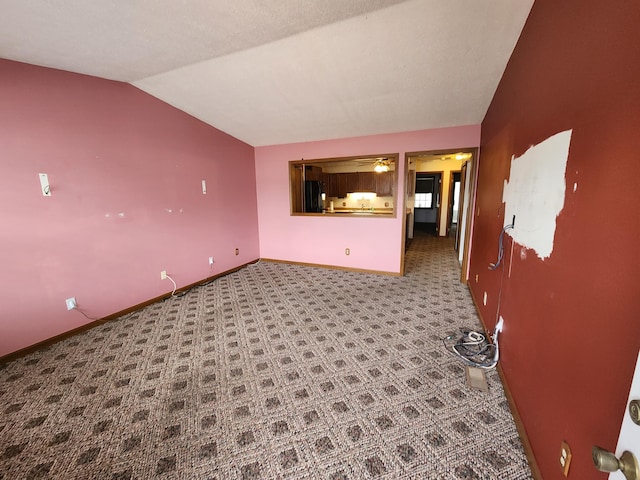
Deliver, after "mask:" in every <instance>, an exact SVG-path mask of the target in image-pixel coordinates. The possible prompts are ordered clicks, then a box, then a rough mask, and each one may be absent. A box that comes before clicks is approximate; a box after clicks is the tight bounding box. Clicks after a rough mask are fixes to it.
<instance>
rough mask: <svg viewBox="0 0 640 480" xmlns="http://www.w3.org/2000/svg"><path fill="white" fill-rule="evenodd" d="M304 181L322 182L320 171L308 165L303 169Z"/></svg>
mask: <svg viewBox="0 0 640 480" xmlns="http://www.w3.org/2000/svg"><path fill="white" fill-rule="evenodd" d="M304 173H305V178H304V179H305V180H322V169H321V168H318V167H313V166H310V165H307V166H305V168H304Z"/></svg>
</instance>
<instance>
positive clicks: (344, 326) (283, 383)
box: [0, 233, 531, 480]
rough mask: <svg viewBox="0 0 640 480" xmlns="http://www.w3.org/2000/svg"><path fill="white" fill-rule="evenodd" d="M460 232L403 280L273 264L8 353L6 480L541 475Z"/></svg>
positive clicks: (426, 245)
mask: <svg viewBox="0 0 640 480" xmlns="http://www.w3.org/2000/svg"><path fill="white" fill-rule="evenodd" d="M458 277H459V266H458V263H457V261H456V259H455V256H454V253H453V247H452V242H451V241H450V240H444V239H437V238H434V237H431V236H427V235H424V234H420V233H418V236H417V238H416V239H415V240H414V241H413V242H412V243H411V246H410V248H409V250H408V252H407V275H406V276H405V277H402V278H398V277H390V276H381V275H373V274H366V273H355V272H344V271H338V270H330V269H321V268H312V267H304V266H295V265H285V264H275V263H268V262H260V263H258V264H256V265H252V266H248V267H246V268H244V269H242V270H240V271H238V272H235V273H233V274H230V275H227V276H225V277H221V278H219V279H217V280H216V281H214V282H212V283H210V284H208V285H206V286H202V287H199V288H195V289H193V290H192V291H190V292H189V293H188V294H186V295H184V296H182V297H173V298H169V299H168V300H166V301H164V302H160V303H157V304H155V305H152V306H150V307H148V308H145V309H144V310H141V311H139V312H136V313H134V314H131V315H128V316H126V317H124V318H121V319H118V320H115V321H112V322H109V323H107V324H104V325H102V326H100V327H97V328H94V329H92V330H90V331H88V332H86V333H84V334H81V335H78V336H75V337H73V338H70V339H67V340H65V341H63V342H60V343H58V344H56V345H53V346H51V347H49V348H46V349H44V350H41V351H38V352H36V353H33V354H30V355H27V356H25V357H22V358H20V359H18V360H15V361H13V362H10V363H5V364H4V365H2V366H0V478H1V479H7V480H8V479H11V480H13V479H21V478H28V479H35V478H55V479H114V480H115V479H133V478H137V479H147V478H171V479H220V480H222V479H258V478H260V479H286V478H291V479H335V480H337V479H364V478H377V479H458V480H460V479H474V480H480V479H483V480H486V479H492V480H493V479H500V480H516V479H518V480H520V479H530V478H531V474H530V471H529V468H528V466H527V463H526V459H525V455H524V453H523V450H522V446H521V443H520V440H519V438H518V435H517V433H516V429H515V426H514V422H513V419H512V417H511V415H510V412H509V409H508V406H507V402H506V400H505V397H504V392H503V389H502V386H501V384H500V380H499V377H498V375H497V373H496V372H495V371H492V372H490V373H488V375H487V380H488V384H489V391H488V392H483V391H480V390H473V389H470V388H469V387H468V386H467V384H466V380H465V370H464V366H463V365H462V363H461V362H460V361H459V360H458V359H457V358H455V357H454V356H453V355H451V354H450V353H448V352H447V351H446V350H445V349H444V348H443V345H442V338H443V337H444V336H446V335H448V334H452V333H454V334H456V333H459V331H460V328H462V327H467V328H473V329H477V328H479V321H478V318H477V315H476V313H475V309H474V306H473V304H472V301H471V298H470V295H469V292H468V290H467V288H466V287H465V286H464V285H461V284H460V283H459V281H458Z"/></svg>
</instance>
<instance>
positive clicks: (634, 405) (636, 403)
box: [629, 400, 640, 425]
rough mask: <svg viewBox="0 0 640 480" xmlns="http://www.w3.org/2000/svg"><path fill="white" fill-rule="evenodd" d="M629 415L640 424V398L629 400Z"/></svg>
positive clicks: (634, 421)
mask: <svg viewBox="0 0 640 480" xmlns="http://www.w3.org/2000/svg"><path fill="white" fill-rule="evenodd" d="M629 415H630V416H631V420H633V423H635V424H636V425H640V400H631V401H630V402H629Z"/></svg>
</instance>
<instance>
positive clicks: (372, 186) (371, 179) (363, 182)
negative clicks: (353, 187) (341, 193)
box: [357, 172, 377, 192]
mask: <svg viewBox="0 0 640 480" xmlns="http://www.w3.org/2000/svg"><path fill="white" fill-rule="evenodd" d="M376 175H377V174H376V173H374V172H359V173H358V190H357V191H358V192H375V191H376V177H375V176H376Z"/></svg>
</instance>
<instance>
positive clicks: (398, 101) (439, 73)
mask: <svg viewBox="0 0 640 480" xmlns="http://www.w3.org/2000/svg"><path fill="white" fill-rule="evenodd" d="M532 4H533V0H407V1H402V0H349V1H345V0H233V1H229V0H98V1H87V0H56V1H50V0H44V1H43V0H0V12H1V14H0V57H2V58H7V59H10V60H17V61H21V62H26V63H31V64H36V65H42V66H47V67H52V68H58V69H62V70H68V71H72V72H78V73H84V74H88V75H94V76H97V77H103V78H107V79H112V80H119V81H123V82H130V83H132V84H133V85H135V86H136V87H138V88H140V89H142V90H144V91H145V92H148V93H149V94H151V95H153V96H155V97H158V98H159V99H161V100H163V101H165V102H167V103H169V104H171V105H173V106H175V107H177V108H179V109H181V110H184V111H185V112H187V113H189V114H191V115H193V116H194V117H197V118H199V119H200V120H202V121H204V122H206V123H209V124H211V125H213V126H215V127H217V128H219V129H220V130H223V131H225V132H227V133H229V134H231V135H233V136H235V137H236V138H239V139H241V140H243V141H245V142H247V143H249V144H251V145H253V146H262V145H273V144H280V143H291V142H301V141H311V140H322V139H330V138H343V137H351V136H358V135H369V134H378V133H392V132H400V131H411V130H420V129H425V128H438V127H447V126H455V125H469V124H478V123H480V122H481V121H482V119H483V117H484V115H485V113H486V111H487V108H488V106H489V103H490V101H491V98H492V97H493V94H494V92H495V89H496V87H497V85H498V82H499V81H500V78H501V75H502V73H503V71H504V68H505V66H506V64H507V61H508V60H509V56H510V55H511V52H512V51H513V48H514V46H515V44H516V42H517V40H518V37H519V35H520V32H521V30H522V28H523V25H524V22H525V20H526V17H527V15H528V13H529V11H530V9H531V6H532Z"/></svg>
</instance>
